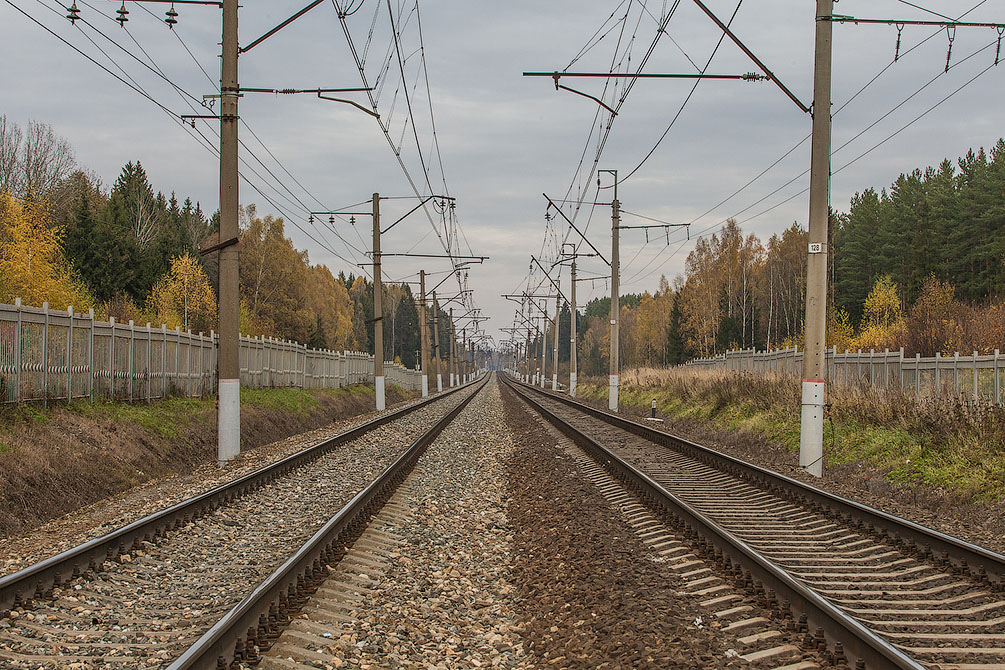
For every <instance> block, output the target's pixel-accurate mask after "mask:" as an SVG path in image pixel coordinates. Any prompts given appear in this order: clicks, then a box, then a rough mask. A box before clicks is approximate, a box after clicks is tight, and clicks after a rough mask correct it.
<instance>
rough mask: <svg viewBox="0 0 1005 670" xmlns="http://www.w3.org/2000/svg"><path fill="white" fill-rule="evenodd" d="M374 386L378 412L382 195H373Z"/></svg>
mask: <svg viewBox="0 0 1005 670" xmlns="http://www.w3.org/2000/svg"><path fill="white" fill-rule="evenodd" d="M372 218H373V386H374V391H375V393H376V396H377V411H381V410H383V409H384V408H385V407H386V404H385V403H386V401H385V397H384V283H383V282H382V281H381V277H380V194H379V193H374V194H373V217H372Z"/></svg>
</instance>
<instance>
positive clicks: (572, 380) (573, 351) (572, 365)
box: [569, 255, 576, 398]
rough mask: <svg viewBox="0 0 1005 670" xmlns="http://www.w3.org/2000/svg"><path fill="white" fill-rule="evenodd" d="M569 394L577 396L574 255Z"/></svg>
mask: <svg viewBox="0 0 1005 670" xmlns="http://www.w3.org/2000/svg"><path fill="white" fill-rule="evenodd" d="M569 301H570V302H571V303H572V304H571V305H570V307H569V326H570V332H569V335H570V337H569V396H570V397H572V398H575V397H576V256H575V255H573V257H572V288H570V289H569Z"/></svg>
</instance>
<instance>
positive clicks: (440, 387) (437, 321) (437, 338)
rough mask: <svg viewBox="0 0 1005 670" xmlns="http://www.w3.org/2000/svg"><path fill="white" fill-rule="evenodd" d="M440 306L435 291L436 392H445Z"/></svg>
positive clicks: (434, 345)
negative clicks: (441, 364) (442, 368)
mask: <svg viewBox="0 0 1005 670" xmlns="http://www.w3.org/2000/svg"><path fill="white" fill-rule="evenodd" d="M439 313H440V306H439V304H437V302H436V291H433V360H434V361H435V362H436V392H437V393H443V375H442V374H441V373H440V316H439Z"/></svg>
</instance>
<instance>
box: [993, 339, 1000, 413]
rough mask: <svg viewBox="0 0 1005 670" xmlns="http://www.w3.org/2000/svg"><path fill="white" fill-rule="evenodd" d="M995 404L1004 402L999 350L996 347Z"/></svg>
mask: <svg viewBox="0 0 1005 670" xmlns="http://www.w3.org/2000/svg"><path fill="white" fill-rule="evenodd" d="M994 376H995V404H996V405H1000V404H1002V393H1001V384H1000V379H1001V378H1000V377H999V375H998V350H997V349H995V375H994Z"/></svg>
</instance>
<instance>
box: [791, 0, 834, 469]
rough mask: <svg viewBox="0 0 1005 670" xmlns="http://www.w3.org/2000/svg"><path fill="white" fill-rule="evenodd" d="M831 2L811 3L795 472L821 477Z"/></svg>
mask: <svg viewBox="0 0 1005 670" xmlns="http://www.w3.org/2000/svg"><path fill="white" fill-rule="evenodd" d="M833 13H834V0H817V14H816V31H817V32H816V55H815V57H814V69H813V139H812V144H811V149H810V152H811V157H810V225H809V227H810V230H809V250H808V258H807V263H806V342H805V347H804V350H803V394H802V395H803V397H802V416H801V420H800V430H799V467H801V468H805V469H806V471H807V472H809V473H810V474H811V475H814V476H815V477H821V476H823V458H824V452H823V437H824V403H825V402H826V393H825V390H826V389H825V386H826V375H827V252H828V249H827V246H828V240H827V228H828V216H829V209H830V207H829V205H830V154H831V55H832V54H831V50H832V36H833V29H834V24H833V22H832V21H831V16H832V14H833Z"/></svg>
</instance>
